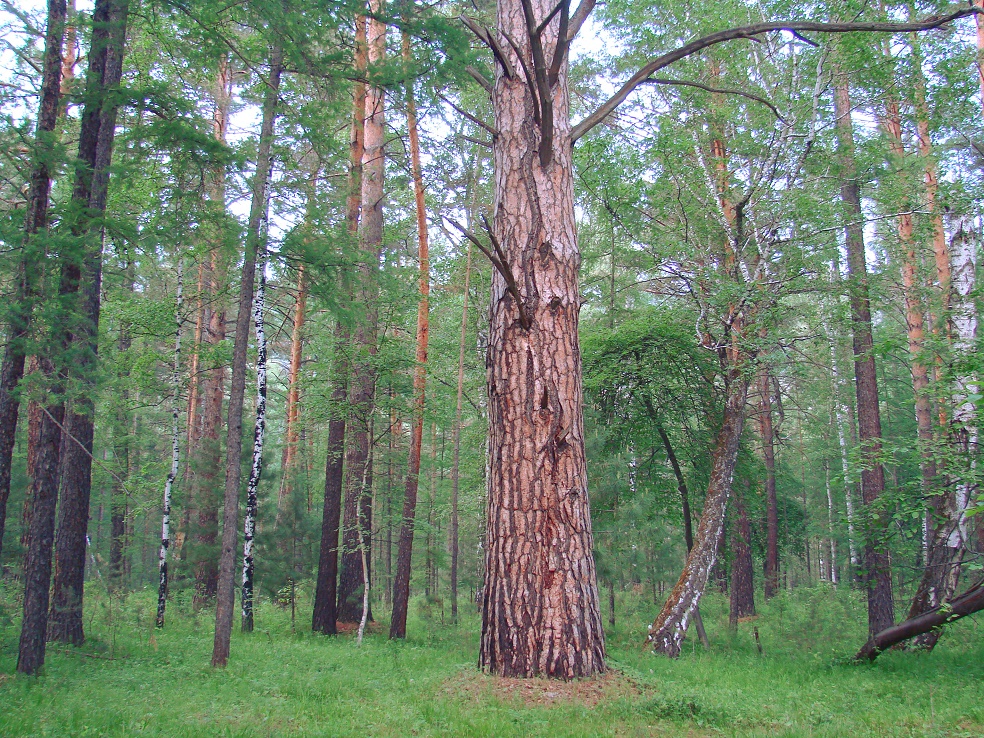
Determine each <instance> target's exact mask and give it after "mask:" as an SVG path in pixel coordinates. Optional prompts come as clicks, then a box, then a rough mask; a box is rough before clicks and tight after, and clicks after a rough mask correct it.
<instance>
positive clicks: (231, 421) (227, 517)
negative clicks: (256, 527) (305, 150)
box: [212, 41, 283, 667]
mask: <svg viewBox="0 0 984 738" xmlns="http://www.w3.org/2000/svg"><path fill="white" fill-rule="evenodd" d="M282 72H283V49H282V48H281V46H280V44H279V41H277V42H275V43H274V45H273V46H272V48H271V49H270V74H269V78H268V79H267V85H266V93H265V95H264V98H263V121H262V123H261V126H260V141H259V147H258V150H257V156H256V173H255V174H254V176H253V183H252V197H251V202H250V211H249V224H248V226H247V231H246V244H245V249H244V251H245V253H244V255H243V271H242V279H241V281H240V284H239V307H238V312H237V314H236V338H235V343H234V344H233V350H232V383H231V385H230V389H229V411H228V419H227V421H226V427H227V429H228V430H227V436H226V469H225V495H224V497H225V499H224V505H223V511H222V550H221V551H220V553H219V580H218V589H217V592H216V599H215V605H216V606H215V642H214V644H213V646H212V666H218V667H224V666H225V665H226V664H227V663H228V661H229V641H230V638H231V636H232V612H233V609H234V607H233V606H234V601H235V574H236V537H237V535H236V534H237V533H238V527H239V483H240V479H241V477H242V465H241V462H240V454H241V452H242V447H243V435H242V430H243V397H244V395H245V392H246V353H247V349H248V347H249V318H250V312H251V308H252V306H253V281H254V279H255V277H256V254H257V251H258V250H259V248H260V243H261V241H262V240H263V238H264V237H265V235H266V234H265V232H264V231H263V229H262V227H261V226H262V222H263V219H264V215H265V213H266V206H267V196H268V192H269V189H270V170H271V164H272V157H271V147H272V145H273V129H274V122H275V121H276V117H277V102H278V100H279V91H280V77H281V74H282Z"/></svg>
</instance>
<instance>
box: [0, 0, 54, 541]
mask: <svg viewBox="0 0 984 738" xmlns="http://www.w3.org/2000/svg"><path fill="white" fill-rule="evenodd" d="M66 13H67V9H66V5H65V1H64V0H49V2H48V17H47V27H46V30H45V52H44V67H43V75H42V81H41V102H40V107H39V109H38V124H37V133H36V135H35V145H36V146H37V147H38V148H37V151H35V152H34V158H33V161H32V164H31V173H30V184H29V187H30V189H29V190H28V196H27V210H26V212H25V214H24V242H23V253H22V254H21V255H20V261H19V263H18V265H17V275H16V282H15V286H14V289H15V293H14V297H13V304H12V305H11V309H10V313H9V320H10V329H9V331H8V338H7V346H6V349H5V350H4V356H3V364H2V366H0V553H2V551H3V533H4V528H5V527H6V522H7V500H8V499H9V497H10V469H11V463H12V461H13V454H14V440H15V438H16V433H17V416H18V415H19V413H20V398H19V397H18V395H17V388H18V385H19V384H20V381H21V379H22V378H23V376H24V365H25V360H26V346H25V343H26V341H27V338H28V333H29V331H30V328H31V322H32V312H33V305H34V300H35V299H36V298H37V290H38V288H39V280H40V277H41V274H40V267H41V265H42V264H43V263H44V258H43V252H44V245H43V239H32V236H34V235H35V234H36V233H38V232H39V231H43V230H44V229H45V228H46V227H47V225H48V200H49V191H50V189H51V171H50V155H51V153H52V152H53V145H54V143H55V141H54V138H53V134H54V131H55V126H56V124H57V122H58V111H59V99H60V89H61V76H62V62H63V59H62V42H63V39H64V36H65V20H66Z"/></svg>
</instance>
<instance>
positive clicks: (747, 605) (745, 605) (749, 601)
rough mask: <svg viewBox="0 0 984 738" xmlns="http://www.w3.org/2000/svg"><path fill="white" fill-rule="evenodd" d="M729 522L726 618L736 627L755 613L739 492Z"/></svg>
mask: <svg viewBox="0 0 984 738" xmlns="http://www.w3.org/2000/svg"><path fill="white" fill-rule="evenodd" d="M732 511H733V512H734V519H733V523H734V524H733V525H732V527H731V609H730V612H729V617H728V620H729V622H730V623H731V627H732V628H737V627H738V620H739V618H747V617H751V616H752V615H754V614H755V578H754V577H755V574H754V572H755V567H754V565H753V564H752V528H751V526H750V525H749V524H748V514H747V513H746V511H745V501H744V499H742V495H741V493H740V492H735V494H734V505H733V506H732Z"/></svg>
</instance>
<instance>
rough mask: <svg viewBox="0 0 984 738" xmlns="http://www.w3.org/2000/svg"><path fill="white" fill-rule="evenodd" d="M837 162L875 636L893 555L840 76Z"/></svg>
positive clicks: (886, 605)
mask: <svg viewBox="0 0 984 738" xmlns="http://www.w3.org/2000/svg"><path fill="white" fill-rule="evenodd" d="M834 103H835V113H836V116H837V134H838V139H839V149H840V151H839V158H840V164H841V200H842V201H843V203H844V205H845V206H846V209H847V212H846V217H847V219H848V221H849V222H848V225H847V226H846V227H845V240H846V242H847V260H848V273H849V275H850V283H849V285H848V293H849V296H850V303H851V324H852V328H853V333H854V376H855V391H856V393H857V408H858V411H857V412H858V431H859V440H860V442H861V456H862V460H863V467H862V470H861V499H862V502H864V504H865V505H866V506H867V507H869V509H875V513H874V515H873V516H872V520H871V521H870V522H869V524H868V526H867V530H866V535H865V544H864V568H865V571H864V582H865V586H866V589H867V594H868V633H869V635H872V636H874V635H875V634H876V633H878V632H880V631H882V630H885V629H886V628H888V627H889V626H891V625H892V623H893V622H894V620H895V606H894V604H893V601H892V566H891V555H890V554H889V552H888V550H887V548H886V546H885V544H884V542H883V541H881V540H879V539H880V535H879V534H880V533H881V532H883V531H884V528H885V520H884V515H883V513H882V512H881V511H879V510H878V509H877V506H878V504H879V498H880V497H881V494H882V492H883V491H884V489H885V470H884V467H883V466H882V464H881V461H880V459H879V455H880V452H881V417H880V414H879V407H878V379H877V375H876V374H875V357H874V354H873V339H872V333H871V303H870V300H869V298H868V272H867V264H866V262H865V254H864V234H863V232H862V228H861V223H862V222H863V219H864V216H863V213H862V210H861V192H860V187H859V185H858V181H857V179H856V178H855V169H854V132H853V126H852V123H851V101H850V94H849V90H848V86H847V80H846V78H845V77H844V76H843V75H841V74H839V75H838V77H837V80H836V83H835V92H834Z"/></svg>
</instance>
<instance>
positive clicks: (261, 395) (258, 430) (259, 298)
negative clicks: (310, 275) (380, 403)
mask: <svg viewBox="0 0 984 738" xmlns="http://www.w3.org/2000/svg"><path fill="white" fill-rule="evenodd" d="M266 218H267V213H266V212H264V215H263V220H264V222H265V221H266ZM264 230H265V228H264ZM264 238H265V236H264ZM265 250H266V249H265V246H264V258H263V263H262V264H261V265H260V286H259V288H258V289H257V290H256V299H255V300H254V303H255V304H254V306H253V327H254V328H255V330H256V423H255V424H254V426H253V463H252V464H251V465H250V468H249V481H248V482H247V484H246V517H245V520H244V521H243V590H242V596H241V602H242V608H243V618H242V629H243V633H252V632H253V538H254V536H255V535H256V510H257V507H258V499H257V494H256V492H257V489H258V488H259V486H260V475H261V474H262V472H263V432H264V430H265V429H266V397H267V366H266V362H267V345H266V334H264V332H263V300H264V298H265V296H266V270H267V261H268V257H267V256H266V253H265ZM302 278H303V276H302Z"/></svg>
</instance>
